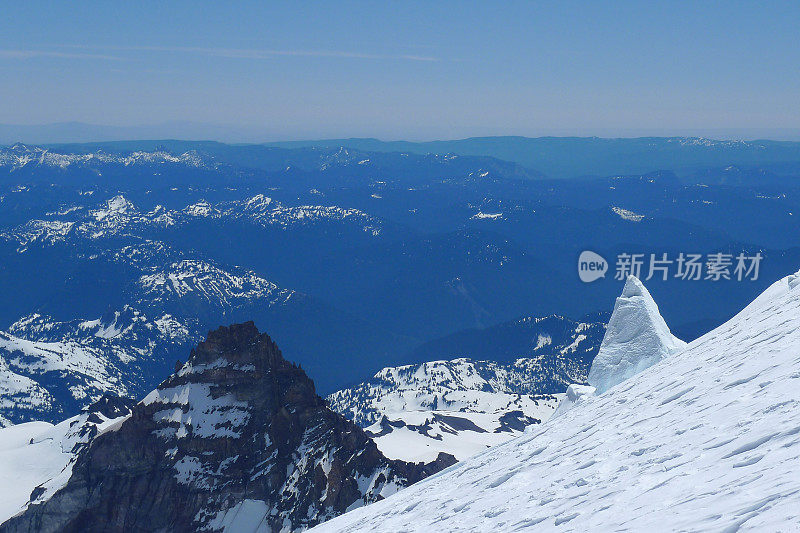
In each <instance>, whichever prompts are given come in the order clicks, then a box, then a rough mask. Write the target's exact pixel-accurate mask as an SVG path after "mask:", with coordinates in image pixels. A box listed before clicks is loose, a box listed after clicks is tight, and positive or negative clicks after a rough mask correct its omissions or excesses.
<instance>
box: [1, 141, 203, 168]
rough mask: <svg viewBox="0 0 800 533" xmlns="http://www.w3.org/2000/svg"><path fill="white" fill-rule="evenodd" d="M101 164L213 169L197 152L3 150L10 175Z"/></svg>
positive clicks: (20, 146)
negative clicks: (29, 169)
mask: <svg viewBox="0 0 800 533" xmlns="http://www.w3.org/2000/svg"><path fill="white" fill-rule="evenodd" d="M99 164H105V165H108V164H112V165H121V166H131V165H158V164H177V165H182V166H186V167H194V168H206V167H211V166H213V165H214V162H213V160H212V159H211V158H210V157H208V156H204V155H201V154H200V153H198V152H197V151H195V150H190V151H188V152H184V153H182V154H178V155H175V154H172V153H169V152H166V151H163V150H153V151H136V152H130V153H125V154H121V153H109V152H104V151H101V150H98V151H96V152H92V153H88V154H79V153H60V152H57V151H54V150H51V149H48V148H42V147H40V146H28V145H25V144H21V143H17V144H15V145H13V146H11V147H9V148H2V147H0V168H2V167H6V168H8V169H9V170H10V171H12V172H13V171H14V170H18V169H20V168H23V167H27V166H40V167H51V168H57V169H61V170H65V169H67V168H69V167H72V166H77V167H92V166H96V165H99Z"/></svg>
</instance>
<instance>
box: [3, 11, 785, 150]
mask: <svg viewBox="0 0 800 533" xmlns="http://www.w3.org/2000/svg"><path fill="white" fill-rule="evenodd" d="M64 121H80V122H88V123H95V124H106V125H117V126H131V125H141V124H159V123H165V122H172V121H188V122H194V123H205V124H221V125H225V126H226V127H227V128H231V129H237V128H238V129H239V130H241V131H247V132H255V133H253V134H255V135H259V136H262V137H263V140H277V139H296V138H320V137H339V136H376V137H380V138H384V139H399V138H404V139H412V140H414V139H431V138H456V137H465V136H471V135H500V134H515V135H541V134H579V135H593V134H599V135H631V134H633V135H636V134H659V133H663V134H673V133H697V132H713V131H719V132H726V131H727V132H731V131H733V132H742V135H743V136H748V133H746V132H750V133H753V135H759V134H756V133H755V132H762V133H761V134H760V136H770V135H769V134H766V135H765V134H764V132H780V131H783V130H794V131H800V2H788V1H787V2H733V1H725V2H719V3H717V2H708V1H702V2H691V3H689V2H687V3H683V2H673V1H669V2H663V1H659V2H655V1H654V2H643V1H635V2H621V1H615V2H569V1H566V2H565V1H559V2H481V3H466V2H452V3H451V2H442V1H437V2H430V1H427V2H419V3H417V2H389V3H384V2H374V1H373V2H338V1H333V0H328V1H326V2H252V3H251V2H154V3H150V2H124V3H123V2H92V3H88V2H86V3H84V2H61V3H58V5H56V4H55V3H52V4H51V3H44V2H42V3H39V2H14V3H4V5H3V7H2V22H0V123H5V124H42V123H53V122H64ZM750 136H752V135H750ZM772 136H773V137H774V136H780V134H778V133H776V134H775V135H772Z"/></svg>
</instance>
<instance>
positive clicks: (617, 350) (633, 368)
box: [588, 276, 686, 394]
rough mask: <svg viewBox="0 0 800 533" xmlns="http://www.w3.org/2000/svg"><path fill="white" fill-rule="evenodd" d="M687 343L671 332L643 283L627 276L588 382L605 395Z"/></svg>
mask: <svg viewBox="0 0 800 533" xmlns="http://www.w3.org/2000/svg"><path fill="white" fill-rule="evenodd" d="M684 346H686V343H685V342H683V341H682V340H680V339H678V338H677V337H675V336H674V335H673V334H672V333H670V331H669V328H668V327H667V324H666V322H664V319H663V318H662V317H661V313H659V311H658V306H657V305H656V302H655V301H653V297H652V296H650V293H649V292H648V291H647V289H646V288H645V286H644V285H642V282H641V281H639V280H638V279H637V278H635V277H634V276H628V280H627V281H626V282H625V287H624V289H623V290H622V295H620V297H619V298H617V301H616V303H615V304H614V312H613V313H612V314H611V319H610V320H609V322H608V328H607V329H606V334H605V337H603V342H602V344H600V351H599V352H598V353H597V356H596V357H595V358H594V361H593V362H592V367H591V369H590V370H589V377H588V382H589V384H590V385H592V386H593V387H595V388H596V389H597V393H598V394H602V393H603V392H605V391H607V390H608V389H610V388H611V387H613V386H614V385H617V384H619V383H622V382H623V381H625V380H626V379H628V378H629V377H631V376H633V375H635V374H638V373H639V372H641V371H642V370H644V369H645V368H648V367H650V366H653V365H654V364H656V363H657V362H658V361H660V360H662V359H664V358H665V357H668V356H669V355H670V354H673V353H675V352H677V351H678V350H680V349H682V348H683V347H684Z"/></svg>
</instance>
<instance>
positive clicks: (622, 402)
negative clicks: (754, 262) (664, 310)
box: [314, 275, 800, 533]
mask: <svg viewBox="0 0 800 533" xmlns="http://www.w3.org/2000/svg"><path fill="white" fill-rule="evenodd" d="M798 280H800V278H799V277H797V275H795V276H794V277H787V278H783V279H781V280H779V281H777V282H775V283H774V284H773V285H771V286H770V287H769V288H768V289H767V290H766V291H765V292H764V293H762V294H761V295H760V296H759V297H758V298H756V299H755V300H754V301H753V302H752V303H751V304H750V305H748V306H747V307H746V308H745V309H744V310H742V311H740V312H739V313H738V314H737V315H736V316H734V317H733V318H732V319H731V320H729V321H728V322H726V323H725V324H723V325H721V326H719V327H718V328H716V329H714V330H713V331H711V332H709V333H707V334H705V335H703V336H702V337H700V338H698V339H696V340H694V341H693V342H691V343H690V344H688V345H687V346H686V347H685V348H683V349H680V350H677V351H675V352H674V353H671V354H670V355H669V356H668V357H666V358H662V359H661V360H660V361H657V362H655V364H653V365H652V366H650V367H648V368H645V369H643V370H642V371H641V372H639V373H638V374H636V375H634V376H632V377H630V378H629V379H627V380H626V381H624V382H621V383H619V384H617V385H616V386H613V387H611V388H609V389H608V390H606V391H605V392H604V393H603V394H599V395H585V396H584V397H583V398H582V400H581V401H580V402H578V403H577V404H576V405H575V406H574V407H573V408H572V409H570V410H569V411H567V412H565V413H563V415H561V416H558V417H554V418H551V420H549V421H548V422H546V423H544V424H542V425H538V426H532V427H531V429H529V431H528V432H526V433H525V434H524V435H522V436H520V437H517V438H514V439H512V440H510V441H507V442H506V443H503V444H500V445H498V446H496V447H493V448H490V449H488V450H486V451H484V452H481V453H479V454H477V455H475V456H473V457H471V458H469V459H467V460H465V461H462V462H460V463H458V464H456V465H454V466H452V467H450V468H448V469H446V470H444V471H442V472H440V473H439V474H437V475H435V476H432V477H431V478H429V479H426V480H423V481H421V482H420V483H418V484H415V485H413V486H411V487H409V488H407V489H405V490H403V491H401V492H399V493H397V494H395V495H393V496H390V497H388V498H386V499H385V500H383V501H380V502H377V503H375V504H372V505H370V506H367V507H364V508H361V509H357V510H354V511H352V512H349V513H347V514H345V515H343V516H340V517H338V518H335V519H333V520H331V521H330V522H327V523H324V524H321V525H320V526H317V528H315V529H314V531H319V532H322V533H324V532H327V531H335V532H355V531H377V530H381V531H401V530H402V531H419V532H423V531H517V530H528V529H531V530H536V531H559V532H562V531H563V532H566V531H617V530H627V531H629V530H636V531H647V530H651V531H664V530H672V531H726V532H735V531H796V530H797V529H796V528H797V525H798V524H800V409H798V408H799V407H800V288H798V286H800V282H798ZM631 289H632V291H631V292H629V293H628V296H625V295H623V296H624V298H626V299H629V300H631V302H630V303H631V304H633V303H634V302H635V300H637V299H638V300H639V302H640V303H641V304H649V302H650V300H651V299H649V298H647V297H646V296H647V295H646V293H644V291H640V290H639V287H638V286H634V287H631ZM633 289H636V290H637V291H639V292H640V294H638V295H636V294H632V292H633ZM623 304H624V305H628V304H627V303H626V302H622V303H620V302H618V306H617V307H618V308H619V307H620V306H622V305H623ZM645 307H647V306H645ZM652 310H653V308H652V307H650V308H649V309H648V311H652ZM629 316H631V317H634V318H635V317H641V316H643V315H642V314H641V313H633V314H631V315H629ZM649 316H650V317H651V318H652V315H649ZM617 325H618V326H620V327H621V328H622V329H621V330H620V331H626V329H625V327H623V326H625V325H624V324H622V323H619V324H617ZM655 325H659V326H660V325H661V322H660V321H657V320H656V321H654V323H653V324H651V326H655ZM631 327H634V326H631ZM609 329H610V328H609ZM666 331H668V330H667V329H666V328H661V329H659V330H657V331H652V330H651V331H646V333H648V334H656V333H660V334H664V333H665V332H666ZM660 338H661V340H664V339H665V337H664V336H663V335H662V336H661V337H660ZM666 339H669V337H666ZM673 345H675V344H673ZM633 368H636V367H635V365H634V367H633ZM595 383H597V381H595Z"/></svg>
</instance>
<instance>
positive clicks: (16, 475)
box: [0, 396, 133, 524]
mask: <svg viewBox="0 0 800 533" xmlns="http://www.w3.org/2000/svg"><path fill="white" fill-rule="evenodd" d="M132 403H133V402H131V401H127V400H122V399H119V398H114V397H111V396H104V397H102V398H101V399H100V400H98V401H97V402H96V403H95V404H93V405H92V406H90V407H89V408H88V409H87V410H86V411H84V412H82V413H81V414H79V415H76V416H74V417H72V418H69V419H67V420H64V421H63V422H61V423H59V424H56V425H53V424H49V423H47V422H26V423H24V424H18V425H15V426H11V427H7V428H3V429H0V524H1V523H3V522H5V521H6V520H8V519H9V518H11V517H12V516H14V515H15V514H17V513H18V512H19V511H21V510H22V509H24V508H25V507H26V506H27V504H28V502H29V501H30V500H40V499H42V498H45V497H47V493H48V492H49V493H52V492H53V491H54V490H56V489H58V488H60V487H61V486H62V485H63V484H64V483H66V481H67V479H69V476H70V473H71V469H72V464H73V463H74V461H75V459H76V457H77V455H78V453H79V452H80V451H81V450H82V449H84V447H85V446H86V445H88V443H89V442H90V441H91V440H92V439H93V438H94V437H95V436H97V435H98V434H99V433H101V432H103V431H105V430H106V429H108V428H110V427H111V426H113V425H114V424H115V423H117V422H119V421H121V420H123V419H124V417H125V416H127V414H128V413H129V412H130V406H131V405H132ZM34 496H35V497H34Z"/></svg>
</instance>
